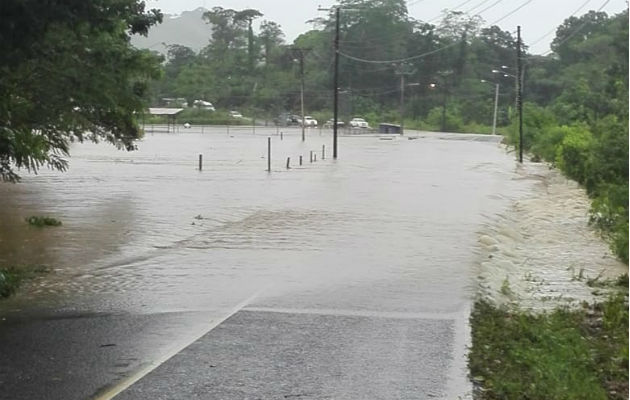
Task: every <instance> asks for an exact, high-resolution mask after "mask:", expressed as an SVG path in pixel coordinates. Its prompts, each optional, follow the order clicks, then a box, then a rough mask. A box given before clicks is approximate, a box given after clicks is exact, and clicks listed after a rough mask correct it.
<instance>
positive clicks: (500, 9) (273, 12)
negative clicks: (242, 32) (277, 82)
mask: <svg viewBox="0 0 630 400" xmlns="http://www.w3.org/2000/svg"><path fill="white" fill-rule="evenodd" d="M146 3H147V6H148V7H149V8H159V9H161V10H162V11H163V12H164V13H167V14H177V13H180V12H181V11H185V10H193V9H195V8H197V7H205V8H212V7H215V6H221V7H223V8H233V9H244V8H255V9H257V10H259V11H261V12H262V13H263V14H264V17H263V19H267V20H271V21H275V22H277V23H279V24H280V25H281V26H282V30H283V31H284V33H285V35H286V39H287V42H292V41H293V39H295V38H296V37H297V36H298V35H299V34H300V33H302V32H306V31H308V30H310V29H312V25H310V24H307V23H306V21H308V20H310V19H312V18H315V17H317V16H322V15H323V13H322V12H318V11H317V8H318V6H320V5H321V6H322V7H328V6H330V5H332V4H335V3H336V1H334V0H220V1H216V0H146ZM495 3H496V5H495V6H493V7H490V8H489V9H488V10H487V11H485V12H483V13H482V14H481V16H482V17H483V18H484V20H485V21H486V23H487V24H492V23H493V22H495V21H497V20H499V19H500V18H502V17H504V16H506V15H507V14H509V13H510V12H512V11H513V10H515V9H516V8H518V7H519V6H521V5H523V4H525V5H524V6H523V7H522V8H521V9H520V10H518V11H516V12H515V13H514V14H512V15H510V16H508V17H506V18H505V19H503V20H501V21H499V22H498V23H496V25H499V26H500V27H501V28H502V29H503V30H507V31H511V32H515V31H516V26H517V25H521V29H522V35H523V40H524V42H525V44H527V45H530V44H531V43H532V42H535V41H538V39H540V38H541V37H542V36H543V35H545V34H547V33H548V32H549V31H552V30H553V31H554V33H552V34H550V35H548V36H547V37H546V38H544V39H542V40H540V41H539V43H537V44H534V45H531V46H530V52H532V53H534V54H540V53H544V52H546V51H547V50H548V49H549V43H550V42H551V40H553V38H554V36H555V28H556V27H557V26H558V25H560V24H561V23H562V21H564V19H565V18H567V17H568V16H569V15H571V14H572V13H573V12H574V11H576V10H577V9H578V8H580V7H581V6H583V5H584V7H583V8H582V9H581V10H580V11H579V12H578V13H577V14H576V15H578V16H579V15H582V14H584V13H585V12H586V11H588V10H596V9H599V8H600V7H602V5H604V4H605V6H604V8H603V9H602V11H606V12H607V13H608V14H615V13H618V12H620V11H622V10H624V9H625V8H627V4H626V0H608V1H606V0H590V1H589V0H500V1H497V0H468V1H466V0H407V4H408V8H409V14H410V15H411V16H412V17H413V18H416V19H419V20H423V21H429V20H432V19H434V18H435V17H438V16H439V15H440V13H441V11H442V10H443V9H458V10H460V11H468V10H470V9H472V10H473V12H478V11H480V10H483V9H484V8H486V7H489V6H491V5H492V4H495ZM458 6H459V7H458ZM436 22H439V19H438V20H436V21H435V22H434V23H436Z"/></svg>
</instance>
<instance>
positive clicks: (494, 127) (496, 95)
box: [492, 83, 499, 135]
mask: <svg viewBox="0 0 630 400" xmlns="http://www.w3.org/2000/svg"><path fill="white" fill-rule="evenodd" d="M498 105H499V84H498V83H497V84H495V88H494V117H493V118H492V134H493V135H496V134H497V108H498Z"/></svg>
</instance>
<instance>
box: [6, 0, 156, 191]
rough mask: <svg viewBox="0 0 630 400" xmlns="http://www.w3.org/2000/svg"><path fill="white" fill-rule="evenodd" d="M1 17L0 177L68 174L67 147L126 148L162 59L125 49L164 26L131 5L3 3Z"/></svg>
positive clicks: (117, 1) (122, 1) (124, 1)
mask: <svg viewBox="0 0 630 400" xmlns="http://www.w3.org/2000/svg"><path fill="white" fill-rule="evenodd" d="M0 14H2V15H4V16H11V17H10V18H9V20H8V21H5V22H6V23H3V24H1V25H2V27H0V43H1V45H0V52H2V55H3V57H2V58H1V59H0V71H2V73H0V177H1V178H2V179H3V180H10V181H16V180H18V179H19V176H18V175H17V174H16V173H15V171H14V168H15V167H17V168H24V169H26V170H27V171H36V170H37V169H39V168H40V167H42V166H44V165H47V166H49V167H51V168H55V169H61V170H63V169H65V168H66V166H67V162H66V160H65V159H64V156H66V155H68V151H69V145H70V143H71V142H72V141H74V140H78V141H83V140H85V139H88V140H94V141H98V140H105V141H108V142H111V143H113V144H114V145H116V146H118V147H120V148H126V149H128V150H131V149H133V148H134V143H133V141H134V139H136V138H137V137H138V135H139V132H140V131H139V128H138V125H137V122H136V117H135V115H136V114H135V113H136V112H140V111H141V110H142V109H143V107H144V100H145V99H144V96H145V94H146V92H147V86H148V85H147V82H148V81H149V80H150V79H152V78H156V77H158V76H159V74H160V70H159V59H158V58H157V57H156V56H154V55H153V54H151V53H149V52H147V51H140V50H137V49H134V48H133V47H132V46H131V45H130V43H129V35H130V34H132V33H142V34H146V32H147V31H148V28H149V27H150V26H151V25H153V24H155V23H156V22H159V21H160V20H161V14H160V13H159V12H158V11H156V10H151V11H149V12H145V10H144V2H140V1H136V0H94V1H88V2H83V1H69V2H61V3H60V2H45V3H42V2H39V1H35V0H5V1H2V5H1V6H0Z"/></svg>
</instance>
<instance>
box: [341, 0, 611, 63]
mask: <svg viewBox="0 0 630 400" xmlns="http://www.w3.org/2000/svg"><path fill="white" fill-rule="evenodd" d="M532 1H533V0H527V1H525V2H524V3H522V4H521V5H520V6H518V7H517V8H515V9H514V10H512V11H510V12H509V13H507V14H506V15H504V16H503V17H501V18H499V19H498V20H497V21H495V22H493V23H492V24H490V26H492V25H495V24H496V23H497V22H499V21H502V20H503V19H505V18H507V17H509V16H510V15H512V14H514V13H515V12H517V11H519V10H520V9H522V8H523V7H525V6H526V5H528V4H529V3H531V2H532ZM608 1H610V0H608ZM465 3H466V2H464V3H462V4H465ZM460 6H461V5H459V6H458V7H460ZM458 44H459V42H458V41H457V42H453V43H451V44H449V45H446V46H443V47H441V48H438V49H435V50H432V51H428V52H426V53H422V54H417V55H415V56H411V57H405V58H400V59H395V60H367V59H364V58H360V57H355V56H352V55H350V54H346V53H344V52H341V51H339V55H341V56H343V57H345V58H348V59H350V60H354V61H357V62H363V63H371V64H392V63H401V62H406V61H411V60H417V59H420V58H424V57H427V56H430V55H433V54H436V53H439V52H441V51H444V50H446V49H449V48H451V47H454V46H456V45H458Z"/></svg>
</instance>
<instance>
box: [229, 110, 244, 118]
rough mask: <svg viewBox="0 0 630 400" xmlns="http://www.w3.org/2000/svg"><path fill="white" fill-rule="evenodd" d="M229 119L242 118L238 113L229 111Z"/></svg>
mask: <svg viewBox="0 0 630 400" xmlns="http://www.w3.org/2000/svg"><path fill="white" fill-rule="evenodd" d="M230 117H232V118H243V114H241V113H240V112H238V111H230Z"/></svg>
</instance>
